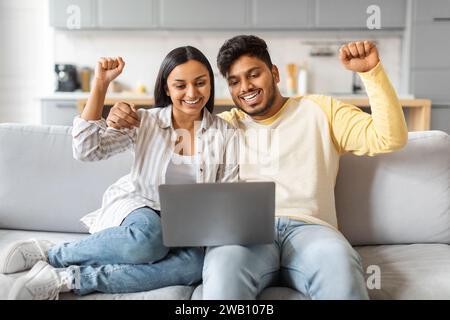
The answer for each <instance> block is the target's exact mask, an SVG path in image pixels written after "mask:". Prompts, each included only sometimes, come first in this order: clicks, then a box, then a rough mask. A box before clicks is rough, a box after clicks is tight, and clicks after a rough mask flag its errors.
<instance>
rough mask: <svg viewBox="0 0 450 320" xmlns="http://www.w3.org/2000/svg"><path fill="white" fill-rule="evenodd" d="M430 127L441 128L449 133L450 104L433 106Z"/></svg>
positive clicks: (433, 128)
mask: <svg viewBox="0 0 450 320" xmlns="http://www.w3.org/2000/svg"><path fill="white" fill-rule="evenodd" d="M431 129H432V130H442V131H444V132H447V133H448V134H450V104H449V105H436V106H433V109H432V111H431Z"/></svg>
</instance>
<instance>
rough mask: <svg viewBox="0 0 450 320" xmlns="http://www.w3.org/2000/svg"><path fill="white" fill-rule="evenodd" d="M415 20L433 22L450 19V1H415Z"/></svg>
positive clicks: (417, 21)
mask: <svg viewBox="0 0 450 320" xmlns="http://www.w3.org/2000/svg"><path fill="white" fill-rule="evenodd" d="M414 6H415V8H414V14H413V21H414V22H416V23H420V24H424V23H433V22H445V21H450V1H449V0H432V1H423V0H419V1H415V3H414Z"/></svg>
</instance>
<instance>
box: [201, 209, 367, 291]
mask: <svg viewBox="0 0 450 320" xmlns="http://www.w3.org/2000/svg"><path fill="white" fill-rule="evenodd" d="M275 284H278V285H284V286H287V287H290V288H293V289H295V290H297V291H300V292H301V293H303V294H304V295H305V296H307V297H309V298H311V299H368V298H369V297H368V292H367V288H366V285H365V280H364V275H363V269H362V264H361V259H360V257H359V255H358V253H357V252H356V251H355V250H354V249H353V248H352V246H351V245H350V244H349V243H348V241H347V240H346V239H345V238H344V237H343V236H342V234H340V233H339V232H338V231H336V230H334V229H332V228H331V227H327V226H322V225H317V224H307V223H304V222H302V221H297V220H293V219H289V218H284V217H282V218H276V220H275V241H274V243H272V244H267V245H255V246H238V245H230V246H219V247H210V248H208V249H207V251H206V256H205V262H204V265H203V299H213V300H215V299H228V300H232V299H247V300H250V299H255V298H256V297H257V295H258V294H259V293H260V292H261V291H262V290H263V289H264V288H266V287H268V286H271V285H275Z"/></svg>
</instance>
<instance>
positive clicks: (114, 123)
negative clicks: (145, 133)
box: [106, 102, 141, 130]
mask: <svg viewBox="0 0 450 320" xmlns="http://www.w3.org/2000/svg"><path fill="white" fill-rule="evenodd" d="M140 122H141V121H140V120H139V116H138V114H137V112H136V108H135V107H134V104H132V103H128V102H116V103H115V104H114V106H113V107H112V108H111V110H110V111H109V114H108V118H107V119H106V124H107V125H108V127H112V128H114V129H118V130H120V129H125V128H127V129H131V128H133V127H139V125H140Z"/></svg>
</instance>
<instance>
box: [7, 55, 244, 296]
mask: <svg viewBox="0 0 450 320" xmlns="http://www.w3.org/2000/svg"><path fill="white" fill-rule="evenodd" d="M124 68H125V61H124V60H123V59H122V58H121V57H117V58H108V57H102V58H100V59H99V60H98V62H97V65H96V69H95V80H94V85H93V88H92V90H91V93H90V96H89V99H88V101H87V104H86V107H85V108H84V110H83V112H82V114H81V115H80V116H79V117H76V118H75V119H74V124H73V128H72V136H73V155H74V157H75V158H76V159H77V160H81V161H99V160H103V159H107V158H109V157H111V156H113V155H115V154H118V153H121V152H124V151H126V150H128V149H132V150H133V151H134V159H135V161H134V162H133V165H132V167H131V172H130V174H128V175H126V176H124V177H122V178H120V179H119V180H118V181H117V182H116V183H114V184H113V185H111V186H110V187H109V188H108V189H107V190H106V192H105V193H104V195H103V200H102V207H101V208H99V209H98V210H96V211H94V212H91V213H89V214H88V215H86V216H84V217H83V218H82V219H81V220H82V222H83V223H84V224H85V225H86V226H87V227H89V232H90V233H92V234H93V235H92V236H89V237H87V238H85V239H83V240H82V241H78V242H72V243H65V244H63V245H54V244H53V243H50V242H48V241H40V240H36V241H20V242H17V243H14V244H12V245H11V246H10V247H8V248H6V250H4V252H3V253H0V256H3V257H7V258H5V259H0V261H1V262H2V263H0V271H1V270H6V273H14V272H19V271H24V270H27V269H30V268H31V270H30V271H29V273H28V274H26V275H24V276H23V277H21V278H19V279H18V280H17V281H16V282H15V283H14V285H13V287H12V288H11V290H10V292H9V295H8V297H9V298H10V299H51V298H55V297H57V295H58V294H59V292H61V291H63V292H64V291H74V292H75V293H76V294H79V295H85V294H88V293H91V292H93V291H100V292H110V293H124V292H138V291H148V290H152V289H157V288H161V287H165V286H169V285H193V284H195V283H197V282H199V281H200V280H201V273H202V265H203V255H204V252H203V248H199V247H183V248H179V249H173V248H169V247H167V246H165V245H164V244H163V241H162V227H161V221H160V208H161V206H160V199H159V193H158V188H159V186H160V185H162V184H180V183H218V182H235V181H237V179H238V162H237V152H236V150H237V143H238V141H237V132H236V131H235V130H233V129H232V128H231V127H230V126H229V125H228V124H227V123H226V122H225V121H224V120H222V119H220V118H218V117H215V116H213V115H212V114H211V112H210V111H212V110H213V103H214V84H213V79H214V78H213V73H212V70H211V66H210V64H209V62H208V60H207V59H206V58H205V56H204V55H203V54H202V53H201V52H200V51H199V50H198V49H195V48H193V47H180V48H176V49H174V50H172V51H171V52H169V54H168V55H167V56H166V58H165V59H164V61H163V63H162V65H161V68H160V71H159V74H158V77H157V81H156V86H155V100H156V104H157V107H155V108H152V109H139V110H137V109H136V108H135V106H134V105H133V104H132V103H127V102H123V101H121V102H118V103H116V104H115V105H114V107H113V108H112V109H111V112H110V113H109V115H108V119H107V120H105V119H103V118H102V117H101V115H102V111H103V108H104V104H105V95H106V92H107V89H108V86H109V84H110V83H111V82H112V81H113V80H114V79H116V78H117V77H118V76H119V75H120V74H121V73H122V71H123V70H124ZM177 137H178V138H179V139H174V138H177ZM21 252H27V254H23V255H22V254H21ZM28 252H33V253H31V254H30V255H28ZM22 256H23V257H24V258H23V259H21V258H20V257H22ZM17 257H19V258H17ZM118 264H120V265H121V267H120V268H117V267H116V265H118ZM161 270H164V272H163V273H161ZM30 287H31V288H33V290H29V289H28V288H30Z"/></svg>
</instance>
